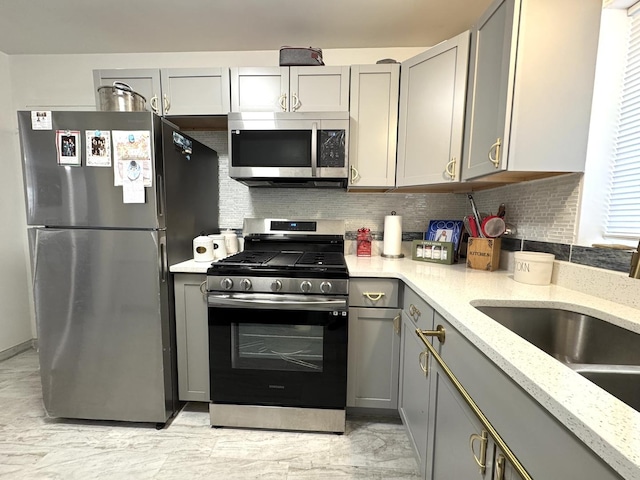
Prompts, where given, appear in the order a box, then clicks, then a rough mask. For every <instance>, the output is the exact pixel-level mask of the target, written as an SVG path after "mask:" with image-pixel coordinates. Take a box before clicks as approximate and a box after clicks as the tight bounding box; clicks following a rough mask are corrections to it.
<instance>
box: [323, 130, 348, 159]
mask: <svg viewBox="0 0 640 480" xmlns="http://www.w3.org/2000/svg"><path fill="white" fill-rule="evenodd" d="M318 133H319V135H318V167H334V168H344V167H345V166H346V158H345V157H346V145H345V143H346V134H345V131H344V130H320V131H319V132H318Z"/></svg>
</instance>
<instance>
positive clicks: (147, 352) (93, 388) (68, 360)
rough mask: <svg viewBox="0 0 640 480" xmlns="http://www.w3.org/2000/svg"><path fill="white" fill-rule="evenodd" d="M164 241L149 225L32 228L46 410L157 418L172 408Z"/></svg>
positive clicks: (113, 417)
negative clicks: (128, 228) (143, 228)
mask: <svg viewBox="0 0 640 480" xmlns="http://www.w3.org/2000/svg"><path fill="white" fill-rule="evenodd" d="M164 240H165V238H164V234H163V232H157V231H124V230H102V231H101V230H91V229H73V230H62V229H50V228H39V229H36V235H35V250H34V252H33V254H34V297H35V309H36V320H37V326H38V345H39V355H40V374H41V379H42V393H43V399H44V405H45V409H46V411H47V413H48V414H49V415H51V416H54V417H65V418H85V419H98V420H123V421H136V422H154V423H163V422H165V421H166V420H167V419H168V418H169V417H170V416H171V414H172V413H173V407H172V405H173V400H174V399H173V398H172V396H173V392H174V391H175V387H173V385H172V382H173V379H172V370H173V366H172V362H173V360H172V356H173V355H172V349H171V342H170V341H169V337H170V335H171V334H170V320H169V308H168V289H167V282H168V278H167V277H168V275H167V270H166V258H165V254H164Z"/></svg>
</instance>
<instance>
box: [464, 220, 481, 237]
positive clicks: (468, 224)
mask: <svg viewBox="0 0 640 480" xmlns="http://www.w3.org/2000/svg"><path fill="white" fill-rule="evenodd" d="M462 221H463V223H464V226H465V228H466V229H467V232H468V233H469V235H471V236H472V237H477V236H478V227H477V225H476V219H475V218H474V217H473V215H468V216H466V217H464V218H463V219H462Z"/></svg>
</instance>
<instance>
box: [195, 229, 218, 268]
mask: <svg viewBox="0 0 640 480" xmlns="http://www.w3.org/2000/svg"><path fill="white" fill-rule="evenodd" d="M214 258H215V257H214V254H213V239H212V238H210V237H208V236H206V235H205V234H204V232H203V233H201V234H200V236H198V237H196V238H194V239H193V260H194V261H196V262H213V260H214Z"/></svg>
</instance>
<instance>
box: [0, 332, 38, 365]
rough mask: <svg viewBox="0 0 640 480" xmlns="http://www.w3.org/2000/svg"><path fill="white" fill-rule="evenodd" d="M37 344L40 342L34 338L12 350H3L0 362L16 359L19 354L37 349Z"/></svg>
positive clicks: (0, 353)
mask: <svg viewBox="0 0 640 480" xmlns="http://www.w3.org/2000/svg"><path fill="white" fill-rule="evenodd" d="M37 343H38V340H37V339H35V338H34V339H31V340H27V341H26V342H22V343H21V344H19V345H16V346H15V347H10V348H7V349H6V350H3V351H2V352H0V362H1V361H3V360H6V359H8V358H11V357H14V356H16V355H18V354H19V353H22V352H26V351H27V350H30V349H32V348H35V349H37Z"/></svg>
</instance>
